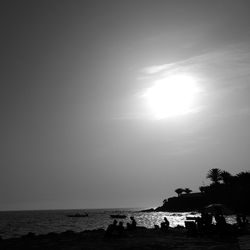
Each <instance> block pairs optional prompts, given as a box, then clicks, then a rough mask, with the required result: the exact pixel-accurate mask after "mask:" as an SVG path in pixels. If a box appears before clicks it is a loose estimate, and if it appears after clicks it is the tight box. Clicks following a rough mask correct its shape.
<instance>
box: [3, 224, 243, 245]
mask: <svg viewBox="0 0 250 250" xmlns="http://www.w3.org/2000/svg"><path fill="white" fill-rule="evenodd" d="M104 235H105V231H104V230H103V229H99V230H93V231H83V232H80V233H75V232H72V231H66V232H63V233H49V234H46V235H34V234H32V233H30V234H28V235H25V236H23V237H20V238H13V239H6V240H1V241H0V249H1V250H7V249H8V250H9V249H11V250H15V249H16V250H17V249H18V250H19V249H34V250H35V249H36V250H42V249H43V250H44V249H46V250H47V249H49V250H50V249H53V250H57V249H58V250H59V249H60V250H64V249H65V250H78V249H79V250H80V249H81V250H85V249H86V250H90V249H91V250H93V249H100V250H102V249H103V250H104V249H114V250H117V249H124V250H125V249H134V250H136V249H137V250H141V249H142V250H146V249H147V250H150V249H164V250H170V249H171V250H172V249H175V250H179V249H182V250H184V249H185V250H191V249H192V250H193V249H195V250H239V244H238V240H237V238H236V237H219V236H218V235H213V236H188V235H187V232H186V229H185V228H179V229H178V228H171V229H169V230H168V231H167V232H163V231H160V230H157V229H146V228H138V229H136V230H134V231H127V232H124V234H123V235H121V236H113V237H112V238H106V237H104Z"/></svg>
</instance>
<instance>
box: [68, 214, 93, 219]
mask: <svg viewBox="0 0 250 250" xmlns="http://www.w3.org/2000/svg"><path fill="white" fill-rule="evenodd" d="M67 216H68V217H73V218H80V217H88V216H89V215H88V214H87V213H84V214H80V213H76V214H67Z"/></svg>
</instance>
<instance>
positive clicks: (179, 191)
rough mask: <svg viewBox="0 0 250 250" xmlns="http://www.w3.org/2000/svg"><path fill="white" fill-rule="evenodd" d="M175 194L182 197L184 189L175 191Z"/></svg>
mask: <svg viewBox="0 0 250 250" xmlns="http://www.w3.org/2000/svg"><path fill="white" fill-rule="evenodd" d="M175 192H176V193H177V194H178V196H180V195H181V194H182V193H183V192H184V189H183V188H177V189H175Z"/></svg>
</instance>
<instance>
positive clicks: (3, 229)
mask: <svg viewBox="0 0 250 250" xmlns="http://www.w3.org/2000/svg"><path fill="white" fill-rule="evenodd" d="M77 213H80V214H84V213H87V214H88V216H87V217H69V216H68V215H72V214H77ZM113 214H122V215H126V216H127V217H126V218H125V219H117V220H118V221H123V222H124V225H126V223H127V222H129V220H130V219H129V218H130V216H133V217H134V218H135V220H136V221H137V225H138V226H144V227H147V228H153V227H154V226H155V225H160V223H161V222H162V221H163V219H164V217H167V218H168V220H169V222H170V226H171V227H177V226H178V225H180V226H184V222H185V220H186V217H187V216H199V215H200V214H199V213H194V212H192V213H190V212H185V213H183V212H180V213H179V212H177V213H169V212H141V209H138V208H129V209H128V208H126V209H125V208H124V209H121V208H119V209H73V210H33V211H0V237H2V238H3V239H7V238H14V237H20V236H22V235H25V234H27V233H29V232H32V233H35V234H47V233H50V232H57V233H60V232H64V231H67V230H72V231H75V232H81V231H84V230H94V229H106V228H107V226H108V225H109V224H110V223H112V221H113V219H112V218H111V217H110V215H113ZM226 220H227V222H228V223H230V224H233V223H235V222H236V220H235V216H227V217H226Z"/></svg>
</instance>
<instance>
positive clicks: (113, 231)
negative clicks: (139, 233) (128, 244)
mask: <svg viewBox="0 0 250 250" xmlns="http://www.w3.org/2000/svg"><path fill="white" fill-rule="evenodd" d="M130 220H131V222H128V223H127V228H125V227H124V226H123V222H122V221H120V222H119V223H118V221H117V220H114V221H113V223H112V224H110V225H108V227H107V229H106V232H105V236H106V237H112V236H122V235H123V234H124V231H125V230H134V229H136V225H137V222H136V220H135V218H134V217H133V216H131V217H130Z"/></svg>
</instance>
